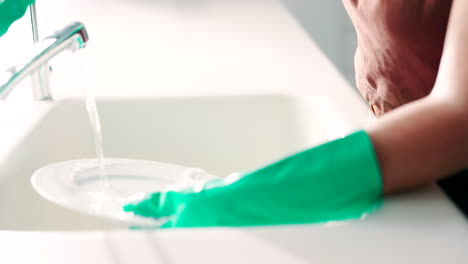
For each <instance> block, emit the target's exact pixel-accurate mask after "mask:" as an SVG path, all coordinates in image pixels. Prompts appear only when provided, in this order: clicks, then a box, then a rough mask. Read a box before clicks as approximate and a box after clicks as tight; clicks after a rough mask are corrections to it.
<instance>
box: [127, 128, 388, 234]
mask: <svg viewBox="0 0 468 264" xmlns="http://www.w3.org/2000/svg"><path fill="white" fill-rule="evenodd" d="M381 196H382V182H381V176H380V171H379V168H378V164H377V160H376V157H375V154H374V150H373V147H372V143H371V141H370V138H369V136H368V135H367V134H366V132H364V131H359V132H356V133H354V134H351V135H349V136H347V137H345V138H342V139H338V140H335V141H331V142H328V143H326V144H323V145H320V146H318V147H315V148H312V149H309V150H306V151H304V152H301V153H298V154H295V155H292V156H290V157H287V158H285V159H283V160H280V161H278V162H276V163H273V164H271V165H269V166H266V167H264V168H261V169H259V170H256V171H253V172H250V173H247V174H244V175H243V176H241V177H240V178H239V179H237V180H235V181H234V182H229V181H226V180H215V181H212V182H208V183H207V184H206V185H205V187H204V188H203V190H201V191H198V192H194V191H184V192H174V191H169V192H163V193H153V194H151V195H149V196H148V198H147V199H145V200H143V201H140V202H138V203H134V204H127V205H126V206H124V210H125V211H127V212H133V213H135V214H137V215H141V216H146V217H154V218H159V217H169V221H168V222H166V223H165V224H164V225H163V227H207V226H258V225H277V224H302V223H317V222H325V221H335V220H345V219H351V218H359V217H361V216H362V215H363V214H364V213H367V212H370V211H372V210H374V209H375V208H376V207H377V206H378V205H380V202H381Z"/></svg>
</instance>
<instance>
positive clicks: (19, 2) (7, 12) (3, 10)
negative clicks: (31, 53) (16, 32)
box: [0, 0, 35, 37]
mask: <svg viewBox="0 0 468 264" xmlns="http://www.w3.org/2000/svg"><path fill="white" fill-rule="evenodd" d="M34 2H35V0H3V1H1V0H0V37H1V36H3V35H4V34H5V33H6V32H7V31H8V28H9V27H10V26H11V24H13V22H15V21H16V20H18V19H20V18H21V17H22V16H23V15H24V13H25V12H26V9H27V8H28V6H29V5H31V4H32V3H34Z"/></svg>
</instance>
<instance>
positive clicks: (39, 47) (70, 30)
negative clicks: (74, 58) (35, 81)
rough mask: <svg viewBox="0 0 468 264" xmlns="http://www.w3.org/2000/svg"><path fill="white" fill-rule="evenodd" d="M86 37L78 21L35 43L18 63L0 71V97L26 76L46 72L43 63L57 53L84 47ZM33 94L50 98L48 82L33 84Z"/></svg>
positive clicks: (45, 98)
mask: <svg viewBox="0 0 468 264" xmlns="http://www.w3.org/2000/svg"><path fill="white" fill-rule="evenodd" d="M88 39H89V38H88V33H87V32H86V28H85V26H84V25H83V24H82V23H80V22H74V23H71V24H69V25H67V26H66V27H65V28H63V29H62V30H59V31H57V32H56V33H54V34H53V35H51V36H49V37H47V38H45V39H44V40H42V41H40V42H38V43H37V44H35V45H34V46H33V48H32V49H31V51H27V52H32V53H28V54H27V55H26V56H27V57H26V58H25V59H24V60H23V61H22V62H21V63H20V64H18V65H15V66H11V67H9V68H8V69H7V70H6V71H5V72H3V73H1V72H0V99H5V98H6V97H7V96H8V95H9V94H10V92H11V91H12V90H13V89H14V87H15V86H16V85H18V83H20V82H21V81H22V80H24V79H25V78H26V77H28V76H30V75H32V74H36V73H37V72H38V71H47V72H48V71H49V68H48V67H44V65H47V63H48V61H49V60H51V59H52V58H54V57H55V56H57V55H58V54H60V53H62V52H63V51H65V50H71V51H75V50H79V49H82V48H84V47H85V46H86V43H87V42H88ZM42 74H44V72H42ZM47 75H48V73H47ZM33 95H34V97H35V99H37V100H47V99H51V98H52V94H51V92H50V87H49V85H48V82H46V83H45V85H41V86H33Z"/></svg>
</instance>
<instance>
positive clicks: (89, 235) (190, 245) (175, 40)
mask: <svg viewBox="0 0 468 264" xmlns="http://www.w3.org/2000/svg"><path fill="white" fill-rule="evenodd" d="M39 4H40V5H39V12H40V14H41V13H42V14H43V13H45V12H47V9H48V8H49V10H51V9H50V8H51V6H53V7H54V10H55V11H56V12H55V14H54V15H50V16H48V17H47V18H43V19H42V20H41V19H40V23H41V25H43V28H45V29H46V30H45V31H50V30H52V29H54V28H55V27H57V25H62V24H65V22H69V21H72V20H81V21H83V22H85V23H86V25H87V27H88V29H89V34H90V37H91V42H90V43H89V47H88V48H87V51H86V53H87V54H86V56H87V57H88V61H87V65H86V66H85V69H86V73H87V76H88V83H89V85H93V86H94V87H96V88H97V89H96V93H97V95H98V96H102V97H110V96H111V97H113V96H137V97H139V96H185V95H215V94H239V93H257V94H258V93H288V94H320V95H322V96H329V97H330V98H333V100H336V101H337V102H340V104H339V105H340V106H341V107H342V109H340V110H341V111H343V112H345V113H347V114H348V119H349V120H353V122H354V124H355V125H356V126H362V125H363V124H365V123H366V122H367V119H368V116H367V113H368V111H367V107H366V106H365V105H364V104H363V103H362V102H361V100H360V98H359V96H358V95H357V94H356V93H355V91H353V90H352V88H351V87H349V86H348V85H347V83H346V82H345V81H344V79H343V78H342V77H341V76H340V75H339V74H338V72H337V71H336V70H335V69H334V67H333V66H332V65H331V63H330V62H329V61H328V60H327V59H326V58H325V56H324V55H323V54H322V53H321V52H320V50H319V49H318V48H317V46H316V45H315V44H314V43H313V41H312V40H311V39H309V38H308V36H307V34H305V33H304V32H303V30H302V29H301V28H300V26H299V25H298V24H297V23H296V22H295V21H294V19H293V17H291V16H290V15H289V14H288V12H287V10H286V9H285V8H283V7H282V6H281V5H280V4H279V3H278V2H276V1H267V0H265V1H221V0H220V1H215V0H193V1H181V0H178V1H176V0H174V1H169V0H166V1H143V0H141V1H129V0H113V1H111V0H99V1H91V0H83V1H71V0H49V1H47V3H45V2H44V3H39ZM41 4H43V5H42V6H41ZM59 10H60V12H58V11H59ZM49 12H50V11H49ZM68 59H69V58H66V59H64V60H63V62H62V61H58V62H57V64H58V65H59V66H56V67H55V68H54V75H55V82H54V92H55V94H56V96H57V98H60V97H66V96H69V95H70V94H71V95H73V94H74V95H80V94H81V93H82V91H81V90H80V89H81V87H73V86H74V85H73V82H71V81H70V74H69V73H67V69H68V68H67V67H61V66H60V63H63V64H64V65H65V64H66V63H67V62H66V61H67V60H68ZM75 86H76V85H75ZM28 92H29V91H28ZM467 235H468V225H467V223H466V220H465V219H464V218H463V216H462V215H461V214H460V213H459V212H458V211H457V210H456V209H455V208H454V207H453V205H452V204H451V203H450V202H449V201H448V200H447V199H446V198H445V196H444V195H443V194H442V193H441V192H440V191H439V190H438V189H437V188H435V187H428V188H426V189H421V190H419V191H415V192H411V193H407V194H404V195H399V196H394V197H391V198H389V199H388V201H387V202H386V203H385V204H384V207H383V209H382V210H380V211H378V212H377V213H376V214H373V215H371V216H369V218H368V219H366V220H363V221H354V222H352V223H344V224H340V225H338V226H335V225H327V226H323V225H300V226H288V227H286V226H285V227H265V228H244V229H227V228H213V229H194V230H159V231H155V232H141V231H108V232H107V231H106V232H71V233H70V232H69V233H67V232H7V231H3V232H2V231H0V248H1V250H0V262H1V263H205V264H207V263H255V262H260V263H263V262H268V263H315V262H318V263H349V262H351V263H354V262H358V261H359V263H468V251H467V250H466V245H467V244H468V236H467Z"/></svg>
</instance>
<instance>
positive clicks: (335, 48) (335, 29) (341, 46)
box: [281, 0, 356, 86]
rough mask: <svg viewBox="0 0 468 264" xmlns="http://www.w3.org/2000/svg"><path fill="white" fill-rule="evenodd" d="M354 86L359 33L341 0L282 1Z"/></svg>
mask: <svg viewBox="0 0 468 264" xmlns="http://www.w3.org/2000/svg"><path fill="white" fill-rule="evenodd" d="M281 2H282V3H283V5H284V6H285V7H286V8H287V9H289V11H290V12H291V14H292V15H293V16H294V17H295V18H296V19H297V21H298V22H299V24H301V25H302V26H303V27H304V29H305V31H306V32H307V33H308V34H309V35H310V37H311V38H313V39H314V40H315V42H316V43H317V44H318V45H319V46H320V48H321V49H322V50H323V51H324V52H325V54H326V55H327V56H328V57H329V58H330V60H331V61H332V62H333V63H334V64H335V65H336V66H337V68H338V69H339V70H340V71H341V72H342V73H343V74H344V75H345V77H346V79H347V80H348V81H349V82H350V84H352V85H353V86H354V84H355V82H354V53H355V49H356V33H355V31H354V27H353V25H352V23H351V21H350V19H349V17H348V15H347V14H346V11H345V9H344V7H343V3H342V2H341V1H340V0H281Z"/></svg>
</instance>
